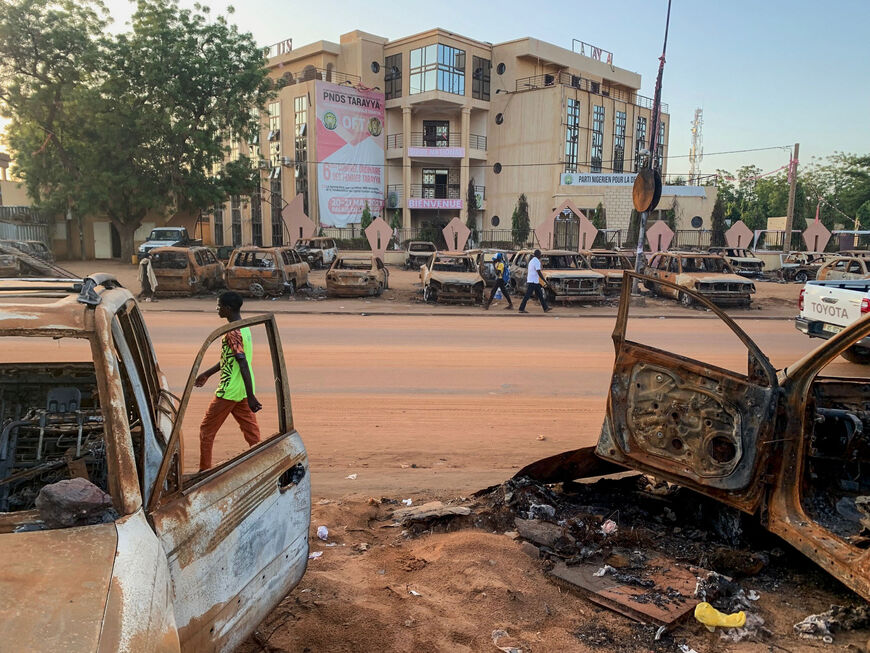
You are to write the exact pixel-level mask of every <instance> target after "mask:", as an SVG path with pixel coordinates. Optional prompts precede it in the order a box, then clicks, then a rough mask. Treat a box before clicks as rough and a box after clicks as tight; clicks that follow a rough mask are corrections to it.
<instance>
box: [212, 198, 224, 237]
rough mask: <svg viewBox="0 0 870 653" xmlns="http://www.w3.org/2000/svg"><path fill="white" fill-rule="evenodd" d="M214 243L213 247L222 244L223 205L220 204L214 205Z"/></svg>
mask: <svg viewBox="0 0 870 653" xmlns="http://www.w3.org/2000/svg"><path fill="white" fill-rule="evenodd" d="M214 244H215V247H220V246H221V245H223V244H224V207H223V206H222V205H221V204H215V206H214Z"/></svg>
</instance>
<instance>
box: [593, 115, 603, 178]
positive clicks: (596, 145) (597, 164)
mask: <svg viewBox="0 0 870 653" xmlns="http://www.w3.org/2000/svg"><path fill="white" fill-rule="evenodd" d="M603 153H604V107H599V106H596V107H594V108H593V110H592V157H591V158H592V164H591V168H592V172H601V158H602V155H603Z"/></svg>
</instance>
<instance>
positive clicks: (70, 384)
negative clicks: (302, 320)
mask: <svg viewBox="0 0 870 653" xmlns="http://www.w3.org/2000/svg"><path fill="white" fill-rule="evenodd" d="M19 298H20V299H19ZM34 298H38V299H34ZM0 306H2V309H3V310H2V311H0V352H2V354H0V424H2V435H0V555H2V556H3V559H4V560H7V561H10V564H11V563H12V562H14V568H11V569H9V570H8V571H7V573H4V574H2V575H0V596H2V597H3V599H2V601H0V638H2V639H0V641H3V642H7V643H12V642H14V644H10V646H11V649H10V650H13V649H14V650H20V651H35V650H40V651H75V652H79V651H100V652H109V651H180V650H187V651H205V650H208V651H231V650H232V649H234V648H235V647H236V646H237V645H238V644H239V643H241V642H242V641H243V640H244V639H245V638H246V637H248V636H249V635H250V633H251V632H253V630H254V629H255V628H256V626H257V625H258V624H259V622H260V621H261V620H262V619H263V618H264V617H265V616H266V614H267V613H268V612H269V611H270V610H271V609H272V608H273V607H274V606H275V605H277V603H278V602H279V601H280V600H281V599H282V598H283V597H284V596H285V595H286V593H287V592H288V591H290V590H291V589H292V588H293V587H294V586H295V585H296V584H297V583H298V582H299V580H300V578H301V577H302V575H303V573H304V571H305V568H306V565H307V556H308V540H307V537H308V527H309V523H310V482H309V476H308V462H307V455H306V452H305V448H304V446H303V444H302V440H301V438H300V437H299V434H298V433H297V432H296V431H295V429H294V428H293V421H292V415H291V412H290V397H289V390H288V386H287V375H286V369H285V364H284V357H283V353H282V349H281V343H280V337H279V334H278V328H277V324H276V323H275V320H274V317H273V316H271V315H266V316H260V317H253V318H248V319H246V320H243V321H241V322H236V323H233V324H231V325H229V324H228V325H225V326H223V327H221V328H219V329H217V330H215V331H214V332H213V333H211V334H210V335H209V336H208V338H207V339H206V341H205V343H204V344H203V346H202V348H201V349H200V351H199V353H198V355H197V356H196V358H195V360H194V365H193V367H192V369H191V371H190V375H189V377H188V379H187V383H186V386H185V390H184V393H183V396H182V398H181V399H178V398H177V397H175V396H174V395H172V394H171V393H170V392H169V386H168V384H167V382H166V379H165V377H164V375H163V374H162V372H161V371H160V368H159V366H158V364H157V361H156V359H155V357H154V350H153V347H152V345H151V341H150V338H149V336H148V332H147V330H146V328H145V324H144V322H143V320H142V316H141V314H140V312H139V308H138V306H137V304H136V302H135V300H134V299H133V297H132V295H131V294H130V293H129V292H128V291H127V290H125V289H124V288H121V287H120V285H119V284H118V282H117V281H116V280H115V279H114V278H113V277H111V276H109V275H94V276H93V277H91V278H89V279H84V280H77V281H73V280H66V281H60V280H56V281H52V280H44V279H43V280H24V279H18V280H7V281H3V282H0ZM240 326H258V327H261V328H263V329H264V330H265V332H266V334H267V340H268V342H269V349H270V351H271V360H272V370H273V372H274V378H275V380H276V381H275V382H276V401H277V403H278V406H277V408H278V432H277V434H275V435H273V436H272V437H271V438H269V439H268V440H265V441H264V442H261V443H260V444H258V445H256V446H255V447H253V448H251V449H248V450H247V451H245V452H244V453H242V454H240V455H239V456H237V457H236V458H234V459H232V460H230V461H227V462H225V463H223V464H221V465H218V466H216V467H214V468H212V469H210V470H206V471H202V472H199V473H197V474H193V475H185V474H182V468H181V461H182V457H183V456H182V442H181V424H182V421H183V418H184V414H185V411H186V409H187V406H188V403H189V400H190V396H191V391H192V388H193V385H194V381H195V379H196V376H197V374H198V372H199V369H200V367H201V364H202V361H203V357H204V355H205V353H206V351H207V349H208V347H209V345H210V344H211V343H212V342H214V341H215V340H216V339H218V338H220V337H221V336H222V335H223V334H224V333H226V332H227V331H228V330H230V329H233V328H238V327H240ZM23 340H26V341H30V342H33V343H34V344H38V342H40V341H48V342H51V343H52V344H51V347H50V349H51V350H52V352H53V353H52V354H49V355H48V357H49V358H50V360H49V362H33V361H30V360H22V359H25V358H26V357H27V354H26V353H24V354H22V353H21V352H22V351H24V352H27V351H28V347H30V348H31V349H29V351H33V349H32V347H34V344H31V345H27V346H24V345H23V343H22V341H23ZM48 349H49V346H48V345H47V344H46V345H44V349H43V351H47V350H48ZM71 352H72V354H71ZM52 357H53V358H52ZM54 361H56V362H54ZM72 477H76V478H78V479H81V478H85V479H87V480H88V481H89V482H90V483H91V484H93V485H94V486H96V487H98V488H99V490H102V492H105V493H108V495H109V496H110V497H111V508H112V509H111V510H110V511H107V512H105V513H104V514H102V515H101V520H100V523H93V522H86V523H84V524H75V525H73V526H72V527H69V528H64V527H52V526H50V525H49V524H50V522H49V521H48V520H47V519H45V518H44V515H43V513H42V512H41V508H40V509H34V506H35V505H36V506H39V505H40V504H39V502H38V501H37V500H36V497H37V496H38V494H37V492H40V491H41V490H43V489H45V488H48V487H57V486H56V485H55V483H57V482H58V481H61V480H66V479H70V478H72ZM94 489H95V490H96V488H94Z"/></svg>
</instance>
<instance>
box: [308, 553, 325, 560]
mask: <svg viewBox="0 0 870 653" xmlns="http://www.w3.org/2000/svg"><path fill="white" fill-rule="evenodd" d="M322 555H323V551H312V552H311V553H309V554H308V559H309V560H314V559H315V558H319V557H320V556H322Z"/></svg>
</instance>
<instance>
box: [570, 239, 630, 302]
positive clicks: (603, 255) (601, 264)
mask: <svg viewBox="0 0 870 653" xmlns="http://www.w3.org/2000/svg"><path fill="white" fill-rule="evenodd" d="M580 256H582V257H583V258H585V259H586V263H587V265H588V266H589V269H590V270H592V271H593V272H597V273H598V274H601V275H603V276H604V294H605V295H611V296H612V295H618V294H619V293H620V291H621V290H622V273H623V271H624V270H633V269H634V266H633V265H632V263H631V260H630V259H629V258H628V257H627V256H626V255H625V254H623V253H622V252H615V251H613V250H609V249H590V250H585V251H581V252H580Z"/></svg>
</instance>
